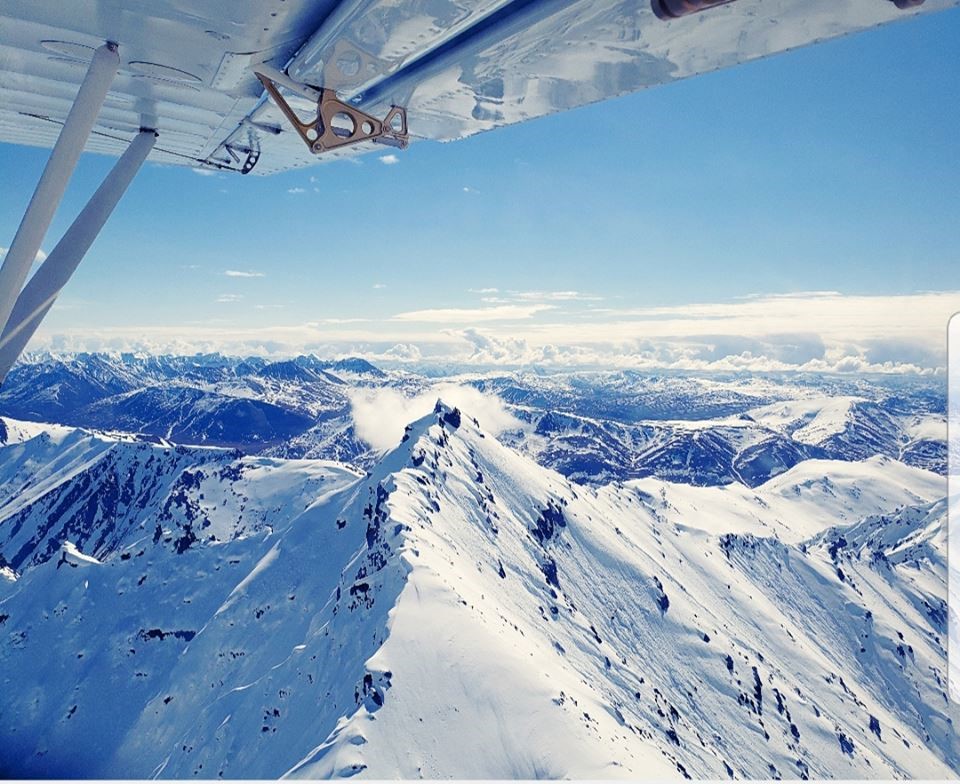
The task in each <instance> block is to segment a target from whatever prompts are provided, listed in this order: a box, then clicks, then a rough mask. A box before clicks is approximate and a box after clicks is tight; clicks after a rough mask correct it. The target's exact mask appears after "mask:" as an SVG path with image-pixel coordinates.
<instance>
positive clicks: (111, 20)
mask: <svg viewBox="0 0 960 784" xmlns="http://www.w3.org/2000/svg"><path fill="white" fill-rule="evenodd" d="M958 4H960V0H926V2H924V3H923V4H922V5H921V6H918V7H916V8H911V9H907V10H901V9H899V8H898V7H897V6H896V5H895V3H894V2H892V0H736V1H735V2H732V3H729V4H727V5H722V6H720V7H716V8H712V9H710V10H708V11H705V12H703V13H700V14H694V15H691V16H688V17H683V18H679V19H672V20H669V21H664V20H662V19H659V18H658V17H657V16H656V15H655V14H654V13H653V11H652V9H651V6H650V0H575V1H574V0H342V1H341V2H339V3H338V2H336V0H230V1H229V2H224V1H223V0H194V2H189V3H187V2H182V1H178V0H127V2H122V3H118V2H116V1H115V0H114V1H110V0H71V2H67V3H65V2H63V1H62V0H4V2H3V4H2V5H0V141H5V142H13V143H18V144H32V145H39V146H51V145H52V144H53V142H54V140H55V139H56V136H57V133H58V131H59V124H60V123H62V121H63V119H64V118H65V117H66V114H67V112H68V110H69V108H70V104H71V101H72V99H73V96H74V95H75V94H76V91H77V88H78V86H79V83H80V81H81V79H82V78H83V74H84V71H85V67H86V63H87V62H88V61H89V59H90V57H91V56H92V52H93V49H94V48H95V47H96V46H98V45H100V44H101V43H102V42H103V41H104V40H113V41H117V42H118V43H119V45H120V54H121V62H122V66H121V72H120V75H119V76H118V78H117V80H116V82H115V83H114V86H113V89H112V90H111V92H110V95H109V96H108V98H107V102H106V105H105V106H104V109H103V111H102V112H101V115H100V119H99V121H98V125H97V127H96V129H95V133H94V135H93V136H92V137H91V139H90V141H89V143H88V150H90V151H93V152H102V153H108V154H113V155H116V154H119V152H121V151H122V149H123V148H124V147H125V145H126V144H127V143H128V142H129V140H130V139H131V138H132V136H133V135H134V133H135V132H136V131H137V129H138V128H140V127H141V126H146V127H155V128H157V129H158V131H159V133H160V139H159V142H158V144H157V147H156V149H155V151H154V152H153V153H152V154H151V159H152V160H156V161H160V162H164V163H170V164H180V165H188V166H208V167H210V166H212V167H218V168H226V169H233V170H238V171H239V170H241V169H242V168H243V166H244V163H246V162H248V161H250V162H252V161H253V160H255V161H256V164H255V166H254V167H253V169H252V171H253V173H256V174H271V173H274V172H279V171H285V170H289V169H293V168H298V167H303V166H309V165H312V164H314V163H317V162H320V161H322V160H329V159H331V158H334V157H338V156H343V155H357V154H362V153H364V152H369V151H370V150H371V149H382V148H381V147H379V146H378V145H376V144H372V143H368V144H365V145H359V146H357V147H354V148H350V149H348V150H344V151H340V152H337V153H332V154H331V153H327V154H325V155H323V156H322V157H320V158H318V157H316V156H314V155H313V154H312V153H310V151H309V150H308V149H307V147H306V146H305V145H304V143H303V142H302V140H301V139H300V137H299V136H298V135H297V134H296V133H294V132H293V130H292V129H291V128H290V126H289V124H288V123H287V122H286V120H285V118H284V117H283V115H282V114H281V113H280V112H279V110H278V109H277V108H276V107H275V106H274V105H273V104H272V103H271V102H270V101H268V100H266V99H265V98H264V96H263V90H262V87H261V85H260V83H259V82H258V81H257V79H256V77H255V76H254V73H253V72H254V69H255V68H256V67H257V66H260V65H262V64H267V65H270V66H273V67H275V68H280V69H286V70H287V71H288V73H289V74H290V76H291V77H293V78H294V79H295V80H297V81H300V82H303V83H306V84H310V85H313V86H317V87H328V88H332V89H334V90H336V91H337V93H338V95H339V96H340V97H341V98H345V99H348V100H350V101H351V102H353V103H355V104H356V105H357V106H359V107H360V108H363V109H365V110H367V111H369V112H371V113H372V114H375V115H378V116H382V115H385V114H386V113H387V111H388V110H389V108H390V106H392V105H399V106H404V107H406V108H407V111H408V116H409V125H410V132H411V135H412V136H413V138H414V139H435V140H443V141H446V140H452V139H459V138H463V137H465V136H469V135H472V134H474V133H478V132H480V131H485V130H490V129H493V128H497V127H500V126H503V125H509V124H511V123H515V122H522V121H524V120H528V119H532V118H535V117H540V116H543V115H546V114H550V113H552V112H556V111H562V110H564V109H570V108H573V107H576V106H581V105H584V104H588V103H592V102H595V101H599V100H603V99H605V98H610V97H613V96H617V95H622V94H625V93H629V92H634V91H637V90H641V89H643V88H645V87H650V86H653V85H658V84H664V83H668V82H671V81H675V80H677V79H682V78H685V77H688V76H692V75H695V74H699V73H703V72H707V71H712V70H716V69H719V68H724V67H727V66H731V65H736V64H738V63H742V62H745V61H748V60H753V59H756V58H759V57H763V56H766V55H770V54H774V53H777V52H781V51H785V50H788V49H792V48H795V47H798V46H803V45H806V44H809V43H813V42H817V41H822V40H825V39H829V38H833V37H837V36H840V35H847V34H850V33H855V32H859V31H861V30H864V29H867V28H869V27H873V26H875V25H879V24H883V23H886V22H891V21H895V20H897V19H905V18H908V17H909V16H911V15H913V14H917V13H930V12H934V11H938V10H943V9H946V8H950V7H953V6H956V5H958ZM290 100H291V103H293V104H295V107H296V108H297V109H298V111H299V112H301V113H302V115H303V116H304V118H306V117H309V116H310V113H311V111H312V108H313V107H311V106H310V105H309V103H308V102H306V101H305V100H304V99H302V98H297V97H295V96H290ZM248 165H249V164H248Z"/></svg>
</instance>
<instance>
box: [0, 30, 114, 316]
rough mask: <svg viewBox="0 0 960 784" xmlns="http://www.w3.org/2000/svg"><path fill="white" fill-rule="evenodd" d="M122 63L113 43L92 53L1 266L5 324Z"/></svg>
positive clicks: (0, 308)
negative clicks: (84, 74)
mask: <svg viewBox="0 0 960 784" xmlns="http://www.w3.org/2000/svg"><path fill="white" fill-rule="evenodd" d="M119 65H120V56H119V54H118V52H117V45H116V44H115V43H105V44H103V46H101V47H100V48H99V49H97V51H96V52H95V53H94V55H93V60H92V61H91V62H90V66H89V68H88V69H87V74H86V76H85V77H84V79H83V83H82V84H81V85H80V91H79V92H78V93H77V97H76V99H74V102H73V106H72V107H71V109H70V113H69V114H68V115H67V119H66V121H65V122H64V124H63V128H62V130H61V131H60V136H59V137H58V138H57V142H56V144H55V145H54V147H53V151H52V152H51V153H50V159H49V160H48V161H47V165H46V167H45V168H44V170H43V174H42V175H41V176H40V182H38V183H37V188H36V190H35V191H34V193H33V198H32V199H31V200H30V204H29V205H28V206H27V211H26V212H25V213H24V215H23V220H22V221H20V227H19V228H18V229H17V233H16V235H15V236H14V238H13V242H12V243H11V244H10V250H8V251H7V256H6V258H5V259H4V260H3V266H2V267H0V324H6V323H7V319H8V318H9V317H10V311H11V310H13V303H14V302H16V299H17V295H18V294H19V293H20V289H21V288H22V286H23V282H24V281H25V280H26V279H27V274H28V273H29V272H30V266H31V265H32V264H33V260H34V259H35V258H36V255H37V251H39V250H40V244H41V243H42V242H43V238H44V235H46V233H47V229H48V228H50V222H51V221H52V220H53V214H54V213H55V212H56V211H57V207H58V206H59V205H60V201H61V199H63V194H64V191H66V189H67V183H68V182H69V181H70V176H71V175H72V174H73V170H74V168H76V165H77V161H78V160H79V158H80V154H81V153H82V152H83V148H84V146H85V145H86V143H87V138H88V137H89V136H90V131H92V130H93V125H94V123H95V122H96V121H97V115H98V114H99V113H100V107H101V106H102V105H103V101H104V98H106V96H107V90H109V89H110V85H111V84H112V83H113V78H114V76H116V73H117V68H118V67H119Z"/></svg>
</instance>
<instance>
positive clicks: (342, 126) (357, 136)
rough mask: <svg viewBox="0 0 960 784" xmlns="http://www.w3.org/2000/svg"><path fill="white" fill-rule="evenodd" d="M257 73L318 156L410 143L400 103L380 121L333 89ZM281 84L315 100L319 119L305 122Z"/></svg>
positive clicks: (280, 107)
mask: <svg viewBox="0 0 960 784" xmlns="http://www.w3.org/2000/svg"><path fill="white" fill-rule="evenodd" d="M264 70H266V69H264ZM271 70H272V69H271ZM254 73H255V75H256V77H257V79H259V80H260V83H261V84H262V85H263V87H264V89H265V90H266V91H267V93H268V94H269V95H270V97H271V98H272V99H273V101H274V103H276V105H277V108H279V109H280V111H281V112H283V114H284V115H285V116H286V118H287V119H288V120H289V121H290V124H291V125H292V126H293V129H294V130H295V131H296V132H297V133H298V134H299V136H300V138H301V139H303V141H304V143H305V144H306V145H307V147H308V148H310V151H311V152H313V153H314V154H317V155H319V154H320V153H323V152H330V151H331V150H336V149H339V148H341V147H348V146H350V145H353V144H359V143H360V142H378V143H380V144H388V145H390V146H392V147H400V148H405V147H406V146H407V145H408V144H409V143H410V135H409V131H408V128H407V110H406V109H404V108H403V107H401V106H394V107H392V108H391V109H390V111H389V112H387V116H386V117H385V118H384V119H383V120H378V119H377V118H376V117H374V116H372V115H370V114H367V113H366V112H364V111H362V110H360V109H358V108H357V107H356V106H351V105H350V104H348V103H345V102H344V101H341V100H340V99H339V98H337V94H336V92H334V91H333V90H329V89H326V88H314V87H309V86H307V85H300V84H297V83H296V82H294V81H293V80H292V79H290V78H289V77H287V76H286V75H285V74H281V73H276V74H273V73H271V74H269V75H267V74H264V73H261V72H260V71H255V72H254ZM278 77H279V78H278ZM278 84H279V85H280V86H282V87H286V88H288V89H292V90H294V91H295V92H297V93H299V94H300V95H303V96H305V97H307V98H309V99H310V100H316V102H317V115H316V118H314V119H311V120H309V121H306V122H304V121H303V120H302V119H300V117H299V116H298V115H297V113H296V112H295V111H294V110H293V108H292V107H291V106H290V104H289V103H287V100H286V99H285V98H284V97H283V95H281V93H280V90H279V89H278V88H277V85H278Z"/></svg>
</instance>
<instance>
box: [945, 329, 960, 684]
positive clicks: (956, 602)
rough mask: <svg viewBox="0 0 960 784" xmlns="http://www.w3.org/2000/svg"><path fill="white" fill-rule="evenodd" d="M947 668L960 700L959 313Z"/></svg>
mask: <svg viewBox="0 0 960 784" xmlns="http://www.w3.org/2000/svg"><path fill="white" fill-rule="evenodd" d="M947 498H948V517H947V519H948V523H947V617H948V618H949V619H950V635H949V641H948V644H947V670H948V672H949V681H950V697H951V699H953V700H954V702H960V617H958V615H957V613H958V611H960V313H955V314H954V315H953V316H952V317H951V319H950V322H949V324H948V326H947Z"/></svg>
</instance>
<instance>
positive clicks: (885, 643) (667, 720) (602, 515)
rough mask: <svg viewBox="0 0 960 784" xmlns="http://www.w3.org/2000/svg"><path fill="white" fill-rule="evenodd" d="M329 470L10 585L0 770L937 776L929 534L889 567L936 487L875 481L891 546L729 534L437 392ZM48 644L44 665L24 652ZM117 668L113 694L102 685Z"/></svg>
mask: <svg viewBox="0 0 960 784" xmlns="http://www.w3.org/2000/svg"><path fill="white" fill-rule="evenodd" d="M151 448H152V449H158V448H159V447H156V446H153V447H151ZM244 459H246V460H250V459H251V458H244ZM282 463H283V461H279V462H278V463H277V465H275V466H274V467H273V468H270V467H269V466H266V465H263V466H261V467H260V468H259V469H258V470H261V471H262V472H264V474H265V477H264V479H265V480H266V478H268V477H269V476H270V475H271V471H272V472H273V474H272V475H274V476H277V477H279V476H282V475H283V474H282V470H283V468H282ZM331 470H332V469H331ZM863 470H864V471H867V472H870V473H871V474H877V473H878V471H879V472H883V471H886V470H887V466H883V465H878V463H877V461H874V462H873V463H870V462H869V461H868V463H867V464H866V465H865V466H864V467H863ZM341 479H342V481H336V482H330V483H329V484H326V485H324V488H323V489H322V490H321V491H320V493H319V495H317V496H316V497H314V498H312V499H310V498H303V503H302V504H297V505H289V508H288V513H287V514H286V515H281V516H280V517H278V518H275V519H274V520H273V523H272V524H271V525H270V526H269V527H263V528H258V529H254V530H250V531H248V532H246V533H245V535H244V536H241V537H237V538H232V539H226V538H225V539H224V540H223V541H209V540H207V541H197V542H194V543H191V544H190V545H189V546H188V547H186V548H185V549H183V550H182V551H181V552H178V548H177V547H176V546H175V544H174V542H175V541H176V540H175V539H174V538H173V537H170V538H171V539H172V541H166V539H167V537H166V536H161V538H159V539H157V541H153V540H152V538H151V537H150V535H149V533H150V532H149V526H147V529H146V531H144V532H143V533H140V534H136V536H135V538H134V539H132V540H130V541H128V542H127V543H125V544H124V546H123V547H121V548H120V549H119V550H116V551H114V552H113V553H111V554H107V556H106V557H105V558H104V559H98V560H102V563H100V564H89V565H87V566H85V567H79V566H77V567H76V568H71V566H70V565H69V564H56V563H55V561H54V559H50V560H47V561H46V562H44V563H41V564H39V565H37V566H34V567H30V568H27V569H26V570H25V571H24V572H23V573H22V574H21V576H20V579H18V580H17V581H16V582H14V583H7V587H6V588H3V586H2V585H0V609H2V613H3V614H4V615H6V616H7V617H6V618H5V619H4V621H3V631H4V632H5V633H7V634H9V635H10V637H9V640H11V641H10V642H8V643H7V644H6V645H5V646H4V647H2V648H0V657H2V661H3V667H4V670H5V672H6V673H7V674H6V675H5V680H7V681H8V682H11V681H13V680H14V679H19V682H21V683H23V684H27V683H30V682H34V683H44V684H47V686H45V687H44V691H43V692H42V693H38V692H37V691H36V689H31V688H27V687H26V686H25V685H24V687H23V688H22V690H21V691H20V692H19V693H18V694H13V693H12V692H11V691H10V689H9V683H8V687H7V689H5V690H4V692H3V693H2V695H0V702H2V704H4V710H3V711H2V712H0V716H6V717H7V718H6V720H3V723H4V724H6V725H7V726H6V728H5V730H6V731H7V732H8V733H11V734H9V737H11V738H14V739H15V740H14V741H13V742H12V743H11V747H10V748H11V749H12V750H16V752H17V756H16V757H15V759H16V767H14V768H13V769H14V772H20V773H33V774H36V773H39V772H45V773H68V772H70V771H71V770H76V769H77V768H76V766H78V765H81V766H85V769H86V770H87V771H89V772H90V774H98V775H102V774H109V773H121V772H122V773H124V774H125V775H130V774H134V775H139V776H159V777H164V778H166V777H191V776H195V777H217V776H218V775H223V776H225V777H231V776H243V777H246V776H258V777H276V776H279V775H283V774H290V775H295V776H307V777H313V776H327V775H333V776H350V775H358V774H359V775H362V776H370V777H374V778H391V777H395V776H403V777H409V778H415V777H417V776H420V775H422V776H425V777H431V776H476V777H491V776H492V777H503V778H514V777H524V778H530V777H534V776H537V775H540V776H556V777H559V776H581V777H589V776H603V777H607V776H624V777H637V776H641V775H657V776H661V777H682V776H694V777H711V778H718V777H720V778H722V777H727V776H734V775H735V776H738V777H753V778H756V777H779V776H786V777H800V778H803V777H807V776H812V777H817V776H827V775H829V776H845V777H860V776H877V775H882V776H930V777H937V776H945V775H949V774H950V772H951V771H955V770H956V769H957V767H958V763H960V746H958V742H957V739H956V736H955V733H953V730H952V722H953V720H954V718H955V716H956V714H955V711H953V709H952V707H951V706H950V705H949V703H947V702H946V697H945V691H944V690H945V680H943V679H944V672H945V650H944V645H943V637H942V629H941V628H940V627H939V626H938V625H937V623H938V622H937V619H936V617H935V616H936V613H934V614H933V615H931V614H930V613H929V612H927V610H926V608H925V607H924V606H923V600H924V598H927V601H928V603H930V604H931V606H934V605H933V603H931V602H930V601H929V600H930V598H932V597H933V596H934V594H935V593H936V592H937V591H939V590H944V588H943V586H944V580H945V573H944V568H943V563H942V561H940V560H939V555H938V550H937V549H936V548H937V547H939V544H938V540H937V539H936V536H933V537H932V538H931V539H930V541H931V542H933V544H932V545H931V547H933V548H934V549H932V550H930V549H926V550H924V549H923V548H916V550H915V553H914V561H915V563H916V564H917V565H916V566H915V565H914V562H911V563H910V564H909V568H905V566H904V563H900V562H897V560H896V553H898V552H900V548H901V547H902V546H903V543H904V542H907V541H908V540H909V541H913V539H911V537H914V539H915V538H916V536H917V534H916V531H917V530H926V529H927V528H930V527H931V526H932V527H936V526H938V525H939V526H941V527H942V526H943V525H944V520H943V517H942V511H943V510H942V506H941V507H939V508H938V507H937V506H936V504H937V502H936V501H933V502H930V503H928V502H926V501H922V499H919V500H921V501H922V503H920V504H918V505H914V506H907V507H904V506H903V505H902V504H898V503H896V500H897V499H887V500H888V501H889V502H890V503H889V505H888V508H887V509H885V510H884V511H883V512H882V513H881V514H880V517H881V518H882V517H883V516H884V515H887V516H888V517H890V516H892V517H893V518H896V519H902V520H903V523H902V524H899V528H902V530H903V535H902V536H895V535H894V534H893V533H888V535H887V538H886V539H884V540H883V542H882V543H881V545H880V547H881V549H882V550H883V552H884V553H885V554H886V553H887V552H888V551H889V555H886V557H887V561H888V563H886V564H885V563H883V561H882V560H880V559H876V558H873V557H872V555H870V556H867V557H861V554H860V550H857V549H854V548H852V547H846V546H845V547H839V548H833V550H832V552H831V548H832V546H833V545H835V544H837V541H838V537H840V536H845V535H846V534H845V533H844V532H845V531H846V528H833V529H824V530H822V531H819V532H818V534H817V536H819V537H820V538H819V539H818V538H817V536H815V537H813V538H810V537H806V536H800V535H798V536H797V541H796V542H787V541H783V540H781V539H779V538H777V537H774V536H757V535H756V533H752V532H747V531H744V532H741V533H727V532H723V528H724V526H723V525H722V524H719V523H717V524H711V525H710V526H708V527H707V528H704V527H698V525H697V517H696V516H694V515H692V513H690V512H687V513H684V514H683V515H682V518H676V519H674V518H672V517H671V514H668V513H667V512H668V511H669V509H668V507H664V505H663V499H662V498H661V497H660V496H659V493H658V492H649V488H644V487H641V486H639V485H640V484H642V482H640V483H633V482H629V483H624V484H619V483H615V484H611V485H607V486H605V487H601V488H590V487H584V486H580V485H577V484H575V483H573V482H571V481H570V480H568V479H566V478H565V477H563V476H562V475H560V474H558V473H556V472H553V471H550V470H548V469H545V468H543V467H541V466H538V465H536V464H535V463H533V462H532V461H530V460H529V459H528V458H526V457H524V456H522V455H519V454H517V453H515V452H514V451H513V450H511V449H509V448H508V447H506V446H503V445H502V444H500V443H499V442H498V441H497V440H496V439H495V438H493V437H492V436H491V435H489V434H488V433H485V432H484V431H483V430H482V429H481V427H480V425H479V423H477V422H476V421H475V420H474V419H472V417H470V415H469V413H468V412H462V411H460V410H458V409H455V408H453V407H450V406H447V405H444V404H443V403H439V404H438V406H437V407H436V408H435V409H434V411H433V412H432V413H430V414H428V415H427V416H425V417H423V418H422V419H420V420H418V421H417V422H414V423H412V424H411V425H410V426H409V427H408V429H407V431H406V433H405V438H404V439H403V440H402V441H401V443H400V444H399V445H398V446H397V447H395V448H394V449H393V450H390V451H389V452H388V453H387V454H386V455H384V456H383V457H382V458H381V459H380V460H379V461H378V462H377V463H376V464H375V465H374V466H372V467H371V470H370V471H369V472H368V474H367V475H364V476H357V475H355V474H354V475H353V476H352V477H350V476H348V475H347V474H346V473H344V474H342V475H341ZM643 481H647V482H648V485H649V482H650V481H652V480H643ZM930 481H931V483H932V482H935V481H936V480H935V479H931V480H930ZM840 487H841V486H840V485H835V487H834V488H833V492H835V493H836V492H840V489H838V488H840ZM882 495H883V494H880V496H882ZM863 497H864V493H863V492H861V494H860V499H863ZM850 498H851V499H853V501H856V500H857V499H856V497H855V495H854V494H852V493H851V494H850ZM801 500H802V499H801ZM788 501H789V502H791V503H796V502H795V501H791V499H790V497H789V495H788V498H787V501H785V503H787V502H788ZM668 503H669V499H668ZM924 508H925V509H926V511H924ZM794 509H795V513H796V514H802V513H803V506H802V504H801V505H800V506H795V507H794ZM910 510H916V511H910ZM722 511H723V507H722V506H717V507H715V508H714V509H713V510H712V514H714V515H715V516H716V515H720V514H721V512H722ZM858 524H863V525H868V524H866V523H862V522H861V521H854V522H853V523H852V525H854V526H856V525H858ZM884 525H887V528H888V529H889V530H890V531H896V530H897V528H898V526H897V525H894V526H893V527H892V528H890V525H889V524H884ZM797 529H798V531H799V530H800V529H803V526H797ZM884 530H887V529H884ZM162 533H163V532H162ZM169 533H173V531H172V529H171V530H170V531H169ZM850 536H851V539H850V540H848V541H852V540H853V537H854V536H855V533H851V534H850ZM137 537H138V538H137ZM867 538H869V537H867ZM908 546H909V545H908ZM871 547H872V546H871ZM140 549H142V550H144V553H143V554H142V555H137V553H138V552H139V550H140ZM861 549H862V548H861ZM874 549H876V548H874ZM80 551H81V552H83V548H80ZM872 551H873V550H870V552H871V553H872ZM124 553H129V554H130V557H129V558H127V559H126V560H123V554H124ZM891 556H893V557H891ZM838 569H839V571H840V572H842V574H843V576H842V577H841V576H840V574H839V573H838ZM55 640H56V641H59V642H57V643H56V645H59V646H60V648H59V649H60V650H62V651H63V656H62V658H61V660H60V661H59V662H57V665H58V666H59V667H60V669H56V668H54V665H53V664H52V663H51V664H48V665H43V666H41V667H39V668H38V667H36V666H35V662H33V661H32V659H33V658H35V657H34V656H33V655H32V651H35V650H41V649H42V648H43V646H45V645H46V646H49V645H54V641H55ZM263 641H269V644H264V642H263ZM861 649H862V652H861ZM898 649H902V650H903V654H902V655H901V654H900V653H899V650H898ZM131 651H132V652H131ZM81 654H82V657H81V658H77V656H78V655H81ZM31 666H32V667H33V668H32V669H31V668H30V667H31ZM61 669H62V670H66V672H61V671H60V670H61ZM137 673H141V674H142V675H140V676H138V675H137ZM116 679H119V680H116ZM128 680H129V683H131V684H133V685H132V686H131V685H127V686H125V689H126V691H125V693H124V703H123V705H122V706H121V705H116V704H113V702H112V700H111V696H110V689H109V688H107V686H108V684H111V683H116V684H119V683H124V684H128ZM61 684H62V685H61ZM113 688H114V689H116V688H117V686H114V687H113ZM36 700H39V702H36ZM938 701H939V703H940V704H941V705H942V706H943V707H942V708H938V707H936V706H937V704H938ZM14 719H15V720H16V721H17V723H16V725H15V726H14V725H11V724H10V723H9V722H11V721H13V720H14ZM107 727H110V728H114V730H115V731H113V730H112V731H111V734H110V735H109V736H108V735H107V734H106V733H105V731H104V728H107ZM466 728H469V730H470V731H469V732H467V731H465V730H466ZM108 737H116V738H118V741H117V742H116V743H115V744H114V745H113V746H111V745H110V741H109V740H108ZM78 747H79V748H80V749H81V752H79V753H78V752H77V748H78ZM67 750H70V751H69V752H68V751H67ZM39 751H42V752H43V754H42V756H39V757H38V756H37V754H38V752H39ZM9 765H10V763H8V767H9ZM771 766H772V767H771Z"/></svg>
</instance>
